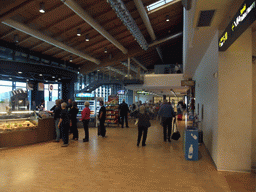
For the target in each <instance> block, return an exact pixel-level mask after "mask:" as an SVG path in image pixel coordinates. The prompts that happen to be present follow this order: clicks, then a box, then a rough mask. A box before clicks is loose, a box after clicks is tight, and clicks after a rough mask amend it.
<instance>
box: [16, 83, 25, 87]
mask: <svg viewBox="0 0 256 192" xmlns="http://www.w3.org/2000/svg"><path fill="white" fill-rule="evenodd" d="M16 87H26V83H23V82H16Z"/></svg>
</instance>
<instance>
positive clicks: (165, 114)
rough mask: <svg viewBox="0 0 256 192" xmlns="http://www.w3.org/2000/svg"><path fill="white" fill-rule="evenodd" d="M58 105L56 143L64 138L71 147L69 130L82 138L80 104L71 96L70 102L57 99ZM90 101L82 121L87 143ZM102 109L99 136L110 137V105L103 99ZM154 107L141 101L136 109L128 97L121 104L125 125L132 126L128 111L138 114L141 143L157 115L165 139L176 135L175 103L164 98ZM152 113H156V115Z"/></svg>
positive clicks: (56, 106)
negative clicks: (107, 116) (108, 111)
mask: <svg viewBox="0 0 256 192" xmlns="http://www.w3.org/2000/svg"><path fill="white" fill-rule="evenodd" d="M55 104H56V105H55V106H54V107H52V108H51V111H49V113H53V115H54V120H55V127H56V140H55V141H56V142H59V141H60V139H61V138H62V140H63V145H62V146H63V147H66V146H68V143H69V133H70V132H71V133H72V134H73V140H78V129H77V114H78V111H79V110H78V107H77V103H76V102H75V101H73V102H72V100H71V99H69V100H68V104H67V103H65V102H63V101H61V100H56V101H55ZM89 105H90V104H89V102H85V103H84V106H85V108H84V109H83V111H82V112H81V115H82V117H81V119H80V120H81V121H82V122H83V127H84V132H85V137H84V139H83V142H88V141H89V129H88V128H89V121H90V113H91V111H90V108H89ZM100 106H101V108H100V111H99V114H98V119H99V127H98V136H101V137H106V128H105V120H106V108H105V106H104V102H103V101H100ZM151 109H153V111H152V110H150V107H149V105H145V104H140V105H138V106H137V107H135V108H130V109H129V107H128V105H127V104H126V103H125V100H123V102H122V103H121V104H120V105H119V115H120V118H121V125H122V128H123V127H124V121H125V123H126V127H128V113H129V112H131V111H132V112H133V113H134V112H136V113H134V117H135V118H136V119H137V125H138V138H137V146H139V145H140V142H141V138H142V135H143V138H142V146H145V145H146V139H147V133H148V128H149V127H150V126H151V123H150V120H152V119H154V118H155V116H159V117H161V124H162V126H163V136H164V137H163V139H164V141H169V142H171V134H172V120H173V117H175V116H176V113H175V112H174V109H173V106H172V104H171V103H170V102H167V101H166V100H164V102H163V104H158V105H155V106H154V108H151ZM152 113H153V114H154V115H153V116H152Z"/></svg>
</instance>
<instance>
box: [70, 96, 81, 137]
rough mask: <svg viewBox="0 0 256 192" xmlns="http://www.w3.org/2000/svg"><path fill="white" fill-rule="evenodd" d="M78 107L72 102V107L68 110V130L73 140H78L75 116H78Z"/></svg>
mask: <svg viewBox="0 0 256 192" xmlns="http://www.w3.org/2000/svg"><path fill="white" fill-rule="evenodd" d="M78 111H79V109H78V107H77V103H76V102H75V101H73V102H72V107H71V108H70V110H69V116H70V120H71V123H70V130H71V132H72V133H73V140H76V141H77V140H78V130H77V119H76V117H77V114H78Z"/></svg>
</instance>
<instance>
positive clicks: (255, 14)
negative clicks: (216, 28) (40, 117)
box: [219, 0, 256, 51]
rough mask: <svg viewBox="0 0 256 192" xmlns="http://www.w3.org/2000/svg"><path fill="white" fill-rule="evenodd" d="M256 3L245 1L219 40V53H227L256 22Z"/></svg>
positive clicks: (250, 0)
mask: <svg viewBox="0 0 256 192" xmlns="http://www.w3.org/2000/svg"><path fill="white" fill-rule="evenodd" d="M255 9H256V1H255V0H245V1H244V3H243V4H242V6H241V7H240V9H239V10H238V12H237V13H236V15H235V16H234V18H233V19H232V20H231V22H230V23H229V25H228V27H227V28H226V29H225V31H224V33H223V34H222V35H221V37H220V39H219V51H226V50H227V49H228V48H229V47H230V45H232V43H234V42H235V40H236V39H237V38H238V37H239V36H240V35H241V34H242V33H243V32H244V31H245V30H246V29H247V28H248V27H249V26H250V25H251V24H252V23H253V22H254V21H255V19H256V11H255Z"/></svg>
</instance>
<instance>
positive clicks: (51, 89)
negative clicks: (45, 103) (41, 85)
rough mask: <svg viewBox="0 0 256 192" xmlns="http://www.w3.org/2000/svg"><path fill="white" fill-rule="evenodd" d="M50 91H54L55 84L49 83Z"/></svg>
mask: <svg viewBox="0 0 256 192" xmlns="http://www.w3.org/2000/svg"><path fill="white" fill-rule="evenodd" d="M49 91H50V92H52V91H53V84H49Z"/></svg>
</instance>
